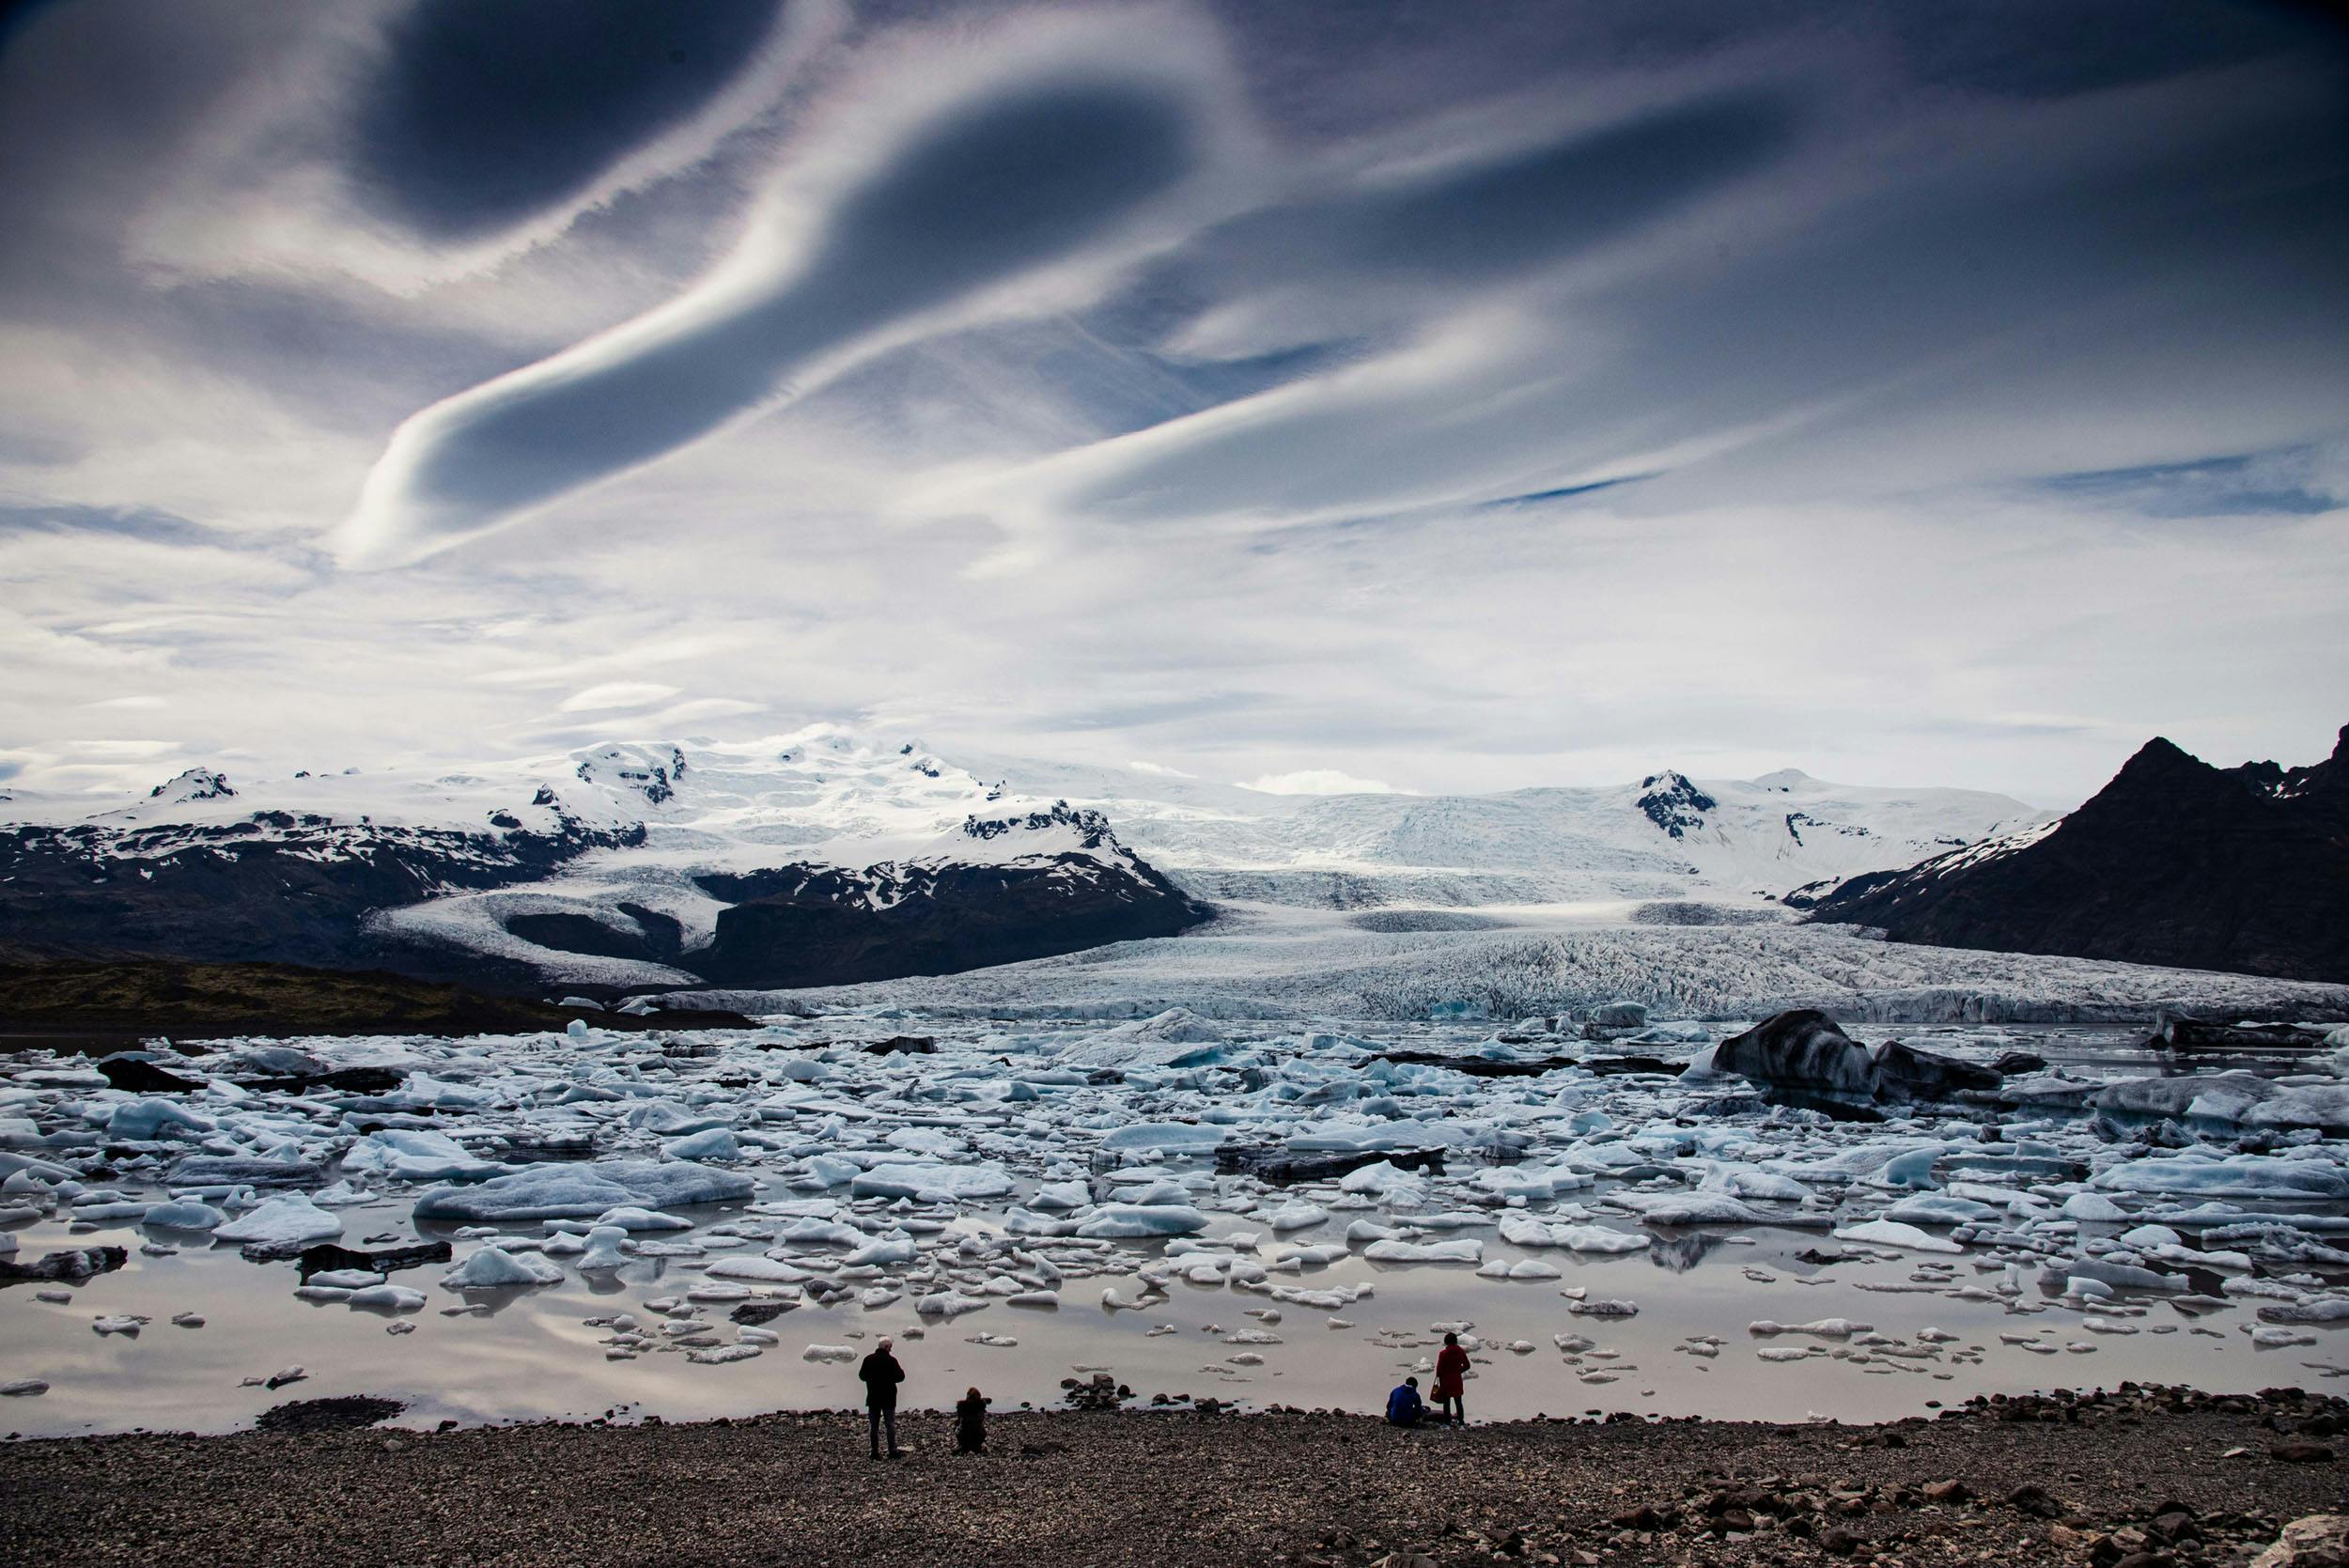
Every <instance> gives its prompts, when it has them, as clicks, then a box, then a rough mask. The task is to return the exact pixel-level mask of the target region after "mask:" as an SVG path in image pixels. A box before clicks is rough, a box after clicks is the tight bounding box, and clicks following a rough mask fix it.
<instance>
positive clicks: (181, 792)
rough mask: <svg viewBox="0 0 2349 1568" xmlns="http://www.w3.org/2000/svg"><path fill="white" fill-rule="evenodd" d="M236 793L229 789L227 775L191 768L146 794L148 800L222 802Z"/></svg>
mask: <svg viewBox="0 0 2349 1568" xmlns="http://www.w3.org/2000/svg"><path fill="white" fill-rule="evenodd" d="M236 793H237V792H236V791H235V790H234V789H232V788H230V787H229V784H228V775H227V774H226V773H219V772H215V771H213V770H212V769H211V768H189V769H188V770H187V771H186V772H184V773H181V774H179V776H178V777H177V778H173V779H168V780H165V781H164V782H163V783H162V784H157V785H156V786H155V787H154V788H152V789H150V790H148V792H147V798H148V800H226V799H228V798H229V797H231V796H233V795H235V794H236Z"/></svg>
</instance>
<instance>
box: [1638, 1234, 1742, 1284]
mask: <svg viewBox="0 0 2349 1568" xmlns="http://www.w3.org/2000/svg"><path fill="white" fill-rule="evenodd" d="M1725 1239H1726V1238H1725V1237H1722V1236H1718V1235H1715V1234H1712V1233H1710V1232H1708V1231H1681V1232H1677V1233H1673V1234H1666V1233H1663V1232H1658V1233H1657V1236H1656V1241H1655V1244H1654V1245H1653V1246H1651V1247H1649V1248H1648V1250H1647V1261H1648V1262H1650V1263H1652V1264H1654V1265H1656V1266H1657V1267H1658V1268H1661V1269H1665V1270H1668V1271H1670V1272H1671V1273H1673V1274H1686V1273H1688V1270H1690V1269H1692V1268H1694V1267H1696V1265H1699V1264H1701V1263H1703V1261H1704V1260H1705V1259H1706V1258H1707V1257H1710V1256H1711V1255H1712V1254H1713V1253H1714V1252H1716V1251H1719V1250H1720V1247H1721V1243H1722V1242H1723V1241H1724V1240H1725Z"/></svg>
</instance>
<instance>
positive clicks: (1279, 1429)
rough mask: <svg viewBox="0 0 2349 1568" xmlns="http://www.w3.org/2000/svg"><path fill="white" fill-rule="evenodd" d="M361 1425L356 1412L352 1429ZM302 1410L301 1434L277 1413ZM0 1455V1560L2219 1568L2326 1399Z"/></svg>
mask: <svg viewBox="0 0 2349 1568" xmlns="http://www.w3.org/2000/svg"><path fill="white" fill-rule="evenodd" d="M378 1414H381V1409H380V1407H378V1408H375V1409H368V1408H366V1407H357V1408H355V1409H352V1410H351V1411H350V1419H354V1420H366V1419H368V1418H369V1417H371V1416H374V1415H378ZM305 1415H315V1417H316V1419H315V1420H309V1421H305V1420H304V1416H305ZM336 1415H337V1411H336V1409H335V1408H334V1407H332V1406H327V1407H323V1408H321V1409H319V1410H318V1411H316V1412H303V1411H289V1412H288V1413H287V1416H286V1417H285V1418H284V1419H281V1420H280V1421H277V1422H276V1423H274V1424H275V1425H276V1426H277V1428H278V1430H277V1431H276V1432H249V1433H241V1434H236V1435H232V1436H209V1437H200V1436H160V1435H148V1434H137V1435H132V1436H107V1437H86V1438H70V1439H63V1440H54V1441H24V1442H15V1443H9V1444H6V1445H0V1561H7V1562H10V1563H16V1564H25V1565H30V1564H37V1563H51V1562H55V1563H72V1564H75V1565H77V1568H99V1565H103V1564H111V1563H136V1564H141V1565H146V1568H156V1565H163V1564H174V1563H204V1564H215V1563H223V1562H234V1563H241V1564H256V1565H272V1564H280V1563H283V1564H294V1563H303V1564H309V1563H315V1562H318V1561H321V1560H334V1561H346V1562H358V1563H419V1562H434V1563H441V1562H466V1563H480V1564H554V1563H573V1562H595V1563H608V1564H630V1563H656V1562H658V1563H677V1562H696V1561H698V1562H707V1561H717V1562H740V1563H793V1564H798V1563H809V1564H824V1563H848V1562H852V1561H860V1560H871V1561H876V1562H884V1563H890V1564H922V1563H940V1564H955V1565H957V1568H981V1565H988V1564H999V1563H1000V1564H1014V1563H1017V1564H1022V1565H1026V1564H1034V1563H1037V1562H1048V1563H1067V1564H1095V1565H1109V1564H1125V1563H1132V1564H1151V1565H1174V1564H1182V1563H1245V1562H1292V1563H1311V1564H1317V1565H1328V1568H1336V1565H1340V1564H1345V1565H1354V1564H1363V1563H1370V1562H1376V1561H1379V1560H1388V1559H1392V1563H1393V1564H1394V1568H1424V1565H1423V1564H1419V1563H1418V1560H1419V1559H1420V1558H1421V1557H1422V1556H1424V1557H1426V1558H1430V1559H1432V1560H1434V1561H1435V1562H1436V1563H1440V1564H1450V1563H1465V1562H1487V1561H1494V1560H1512V1561H1522V1562H1536V1563H1573V1564H1583V1565H1586V1568H1587V1565H1590V1564H1595V1563H1626V1564H1628V1563H1649V1562H1671V1563H1680V1562H1699V1563H1708V1562H1720V1563H1766V1562H1778V1563H1785V1562H1801V1561H1811V1560H1836V1561H1855V1560H1856V1561H1867V1560H1877V1561H1880V1562H1885V1563H1891V1562H1898V1563H1903V1564H1930V1563H1942V1562H1959V1561H1966V1562H1974V1561H1981V1562H2072V1563H2087V1564H2096V1565H2100V1568H2112V1565H2114V1564H2117V1563H2121V1562H2123V1561H2128V1560H2134V1562H2133V1565H2132V1568H2155V1564H2158V1563H2165V1562H2167V1563H2178V1564H2189V1563H2197V1562H2210V1563H2219V1564H2225V1563H2234V1562H2241V1561H2245V1560H2248V1558H2249V1557H2250V1555H2251V1554H2252V1553H2254V1552H2255V1551H2257V1550H2258V1549H2259V1548H2261V1547H2263V1546H2265V1545H2267V1544H2268V1543H2270V1542H2272V1541H2274V1540H2275V1539H2276V1536H2277V1533H2278V1531H2279V1529H2281V1527H2282V1526H2283V1525H2284V1524H2285V1523H2286V1522H2288V1521H2290V1520H2293V1519H2295V1518H2298V1517H2301V1516H2303V1515H2307V1514H2325V1513H2336V1512H2341V1511H2343V1510H2344V1509H2349V1465H2344V1464H2343V1463H2342V1462H2341V1458H2340V1457H2339V1456H2338V1455H2339V1454H2340V1452H2343V1448H2344V1443H2343V1435H2349V1403H2344V1402H2343V1401H2341V1400H2340V1399H2333V1398H2326V1397H2323V1396H2317V1395H2307V1394H2302V1393H2300V1392H2298V1391H2296V1390H2288V1389H2287V1390H2269V1391H2268V1392H2266V1393H2264V1394H2261V1395H2256V1396H2242V1397H2213V1396H2209V1395H2202V1394H2193V1393H2187V1392H2184V1391H2170V1390H2144V1389H2125V1388H2124V1389H2123V1391H2122V1392H2119V1393H2114V1394H2106V1395H2083V1396H2078V1397H2074V1396H2068V1395H2067V1396H2057V1397H2054V1398H2046V1399H2040V1398H2029V1399H2022V1400H2014V1401H1996V1402H1983V1403H1977V1404H1974V1405H1968V1406H1967V1407H1966V1408H1963V1409H1959V1410H1953V1411H1950V1412H1946V1413H1944V1414H1943V1415H1942V1416H1941V1417H1940V1419H1938V1420H1935V1421H1923V1420H1918V1421H1906V1422H1900V1423H1895V1424H1893V1425H1890V1426H1880V1427H1843V1426H1833V1425H1800V1426H1778V1425H1762V1424H1748V1423H1730V1422H1710V1421H1672V1422H1662V1423H1648V1422H1643V1421H1628V1420H1626V1421H1616V1422H1613V1423H1610V1424H1606V1425H1594V1424H1587V1423H1585V1424H1576V1423H1572V1422H1566V1421H1555V1422H1517V1423H1508V1424H1501V1425H1494V1426H1483V1427H1471V1428H1469V1429H1467V1430H1465V1431H1457V1432H1455V1431H1450V1430H1436V1431H1426V1432H1400V1431H1394V1430H1392V1429H1389V1428H1387V1427H1384V1426H1382V1425H1380V1424H1378V1423H1377V1422H1375V1421H1370V1420H1368V1419H1365V1418H1362V1417H1360V1416H1342V1415H1326V1414H1307V1413H1302V1412H1296V1413H1271V1414H1263V1415H1247V1416H1232V1415H1221V1416H1200V1415H1194V1414H1171V1413H1148V1414H1143V1413H1113V1412H1101V1413H1073V1412H1063V1413H1050V1414H1044V1413H1038V1414H1011V1415H1005V1416H1003V1417H1001V1418H999V1419H997V1420H995V1421H992V1422H991V1429H990V1433H989V1441H988V1452H987V1453H986V1454H985V1455H983V1456H980V1457H975V1458H959V1457H957V1456H955V1455H954V1454H953V1453H952V1452H951V1449H952V1441H951V1432H950V1425H949V1421H948V1420H947V1418H945V1417H943V1416H926V1415H920V1414H910V1415H909V1416H908V1417H907V1418H906V1420H905V1425H906V1432H905V1436H906V1439H907V1441H908V1443H909V1445H910V1450H911V1452H910V1453H909V1454H908V1456H907V1457H906V1458H904V1459H902V1460H898V1461H895V1462H886V1461H884V1462H880V1463H876V1462H874V1461H873V1460H871V1459H870V1458H868V1457H867V1455H866V1453H865V1452H864V1440H863V1438H864V1434H863V1419H862V1414H861V1413H856V1414H853V1415H852V1414H850V1413H847V1412H840V1413H817V1414H778V1415H773V1416H764V1417H759V1418H756V1419H754V1420H749V1421H731V1422H728V1421H713V1422H707V1423H696V1424H690V1425H686V1424H661V1423H658V1422H653V1423H647V1424H645V1425H634V1426H604V1425H598V1424H593V1423H589V1424H545V1425H533V1426H516V1427H489V1428H473V1429H465V1430H457V1431H449V1432H443V1433H438V1434H417V1433H411V1432H403V1431H398V1430H396V1429H393V1428H387V1427H372V1428H361V1429H355V1430H350V1429H346V1430H304V1429H303V1428H304V1427H305V1425H307V1426H309V1427H317V1426H322V1425H323V1426H331V1425H332V1423H333V1421H334V1419H335V1417H336Z"/></svg>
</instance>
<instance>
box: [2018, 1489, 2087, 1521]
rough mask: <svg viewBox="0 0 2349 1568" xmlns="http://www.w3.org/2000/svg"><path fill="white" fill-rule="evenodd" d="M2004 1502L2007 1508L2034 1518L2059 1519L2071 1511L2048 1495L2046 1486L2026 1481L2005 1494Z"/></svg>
mask: <svg viewBox="0 0 2349 1568" xmlns="http://www.w3.org/2000/svg"><path fill="white" fill-rule="evenodd" d="M2006 1504H2007V1506H2008V1507H2009V1508H2013V1509H2016V1510H2018V1511H2020V1512H2022V1513H2025V1514H2030V1516H2031V1517H2032V1518H2034V1519H2061V1518H2062V1517H2063V1516H2064V1515H2065V1514H2069V1513H2071V1512H2072V1511H2071V1510H2070V1509H2069V1508H2067V1507H2065V1506H2064V1505H2063V1504H2062V1503H2060V1502H2058V1501H2057V1500H2056V1499H2055V1498H2052V1497H2050V1496H2048V1495H2047V1492H2046V1488H2044V1487H2040V1486H2034V1485H2030V1484H2028V1483H2026V1484H2024V1485H2021V1486H2017V1487H2016V1488H2015V1490H2014V1491H2012V1492H2009V1493H2008V1494H2007V1495H2006Z"/></svg>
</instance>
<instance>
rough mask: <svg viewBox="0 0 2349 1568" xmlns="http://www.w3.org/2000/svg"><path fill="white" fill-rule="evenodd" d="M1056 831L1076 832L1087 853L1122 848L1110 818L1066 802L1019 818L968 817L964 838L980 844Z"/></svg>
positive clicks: (1055, 802)
mask: <svg viewBox="0 0 2349 1568" xmlns="http://www.w3.org/2000/svg"><path fill="white" fill-rule="evenodd" d="M1053 828H1071V829H1074V830H1075V831H1076V832H1077V834H1078V842H1079V843H1080V845H1081V846H1082V847H1084V848H1087V849H1099V848H1102V847H1104V846H1106V847H1108V848H1111V849H1116V848H1119V847H1121V846H1119V844H1118V842H1117V836H1116V835H1115V834H1114V833H1112V832H1111V831H1110V819H1109V818H1108V817H1106V816H1104V815H1101V813H1099V812H1097V811H1095V810H1093V809H1091V808H1090V807H1076V806H1071V805H1070V804H1069V803H1068V802H1067V801H1066V800H1055V801H1053V802H1052V804H1051V806H1050V809H1048V810H1045V811H1032V812H1028V813H1025V814H1024V815H1019V816H999V817H980V816H966V817H964V818H963V821H962V831H963V834H964V836H965V837H968V838H975V839H979V840H981V841H985V840H988V839H993V838H999V837H1001V836H1002V835H1003V834H1005V833H1012V832H1030V833H1040V832H1045V831H1050V830H1051V829H1053Z"/></svg>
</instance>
